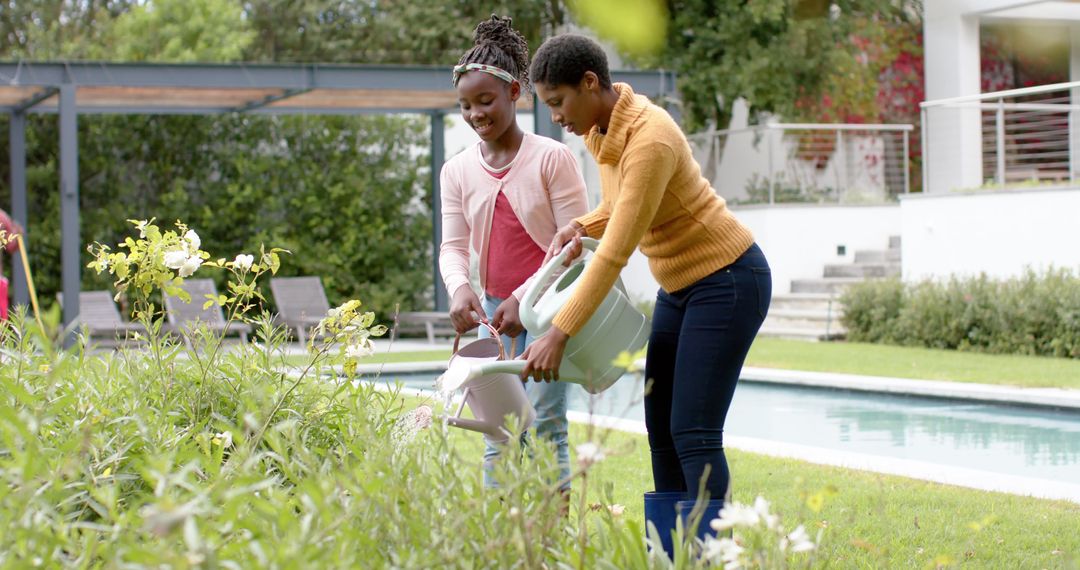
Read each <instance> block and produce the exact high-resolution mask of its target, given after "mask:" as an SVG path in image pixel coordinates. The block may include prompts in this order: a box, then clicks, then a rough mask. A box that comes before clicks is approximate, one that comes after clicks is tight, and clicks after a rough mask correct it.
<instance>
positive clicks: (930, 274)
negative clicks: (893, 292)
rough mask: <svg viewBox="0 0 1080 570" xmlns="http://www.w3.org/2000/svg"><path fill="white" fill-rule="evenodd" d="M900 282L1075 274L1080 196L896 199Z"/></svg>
mask: <svg viewBox="0 0 1080 570" xmlns="http://www.w3.org/2000/svg"><path fill="white" fill-rule="evenodd" d="M900 203H901V211H902V212H903V234H902V235H903V241H902V243H901V248H902V266H903V275H904V280H905V281H917V280H921V279H927V278H938V279H940V278H946V277H948V276H949V275H951V274H955V275H959V276H965V275H967V276H971V275H978V274H979V273H981V272H985V273H986V274H987V275H990V276H993V277H1008V276H1014V275H1019V274H1021V273H1022V272H1023V271H1024V270H1025V268H1027V267H1031V268H1032V269H1035V270H1040V269H1045V268H1047V267H1049V266H1051V265H1053V266H1055V267H1072V268H1074V269H1075V268H1080V191H1078V190H1076V189H1066V188H1057V189H1039V190H1035V189H1028V190H1012V191H1007V190H1006V191H998V192H989V191H983V192H979V193H977V194H976V193H966V194H945V195H917V194H912V195H910V196H905V197H903V198H902V199H901V202H900Z"/></svg>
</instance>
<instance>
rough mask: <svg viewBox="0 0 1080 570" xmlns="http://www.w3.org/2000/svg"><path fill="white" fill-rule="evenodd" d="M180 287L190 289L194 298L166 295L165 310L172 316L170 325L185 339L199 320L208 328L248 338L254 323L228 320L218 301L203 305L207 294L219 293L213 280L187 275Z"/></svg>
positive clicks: (242, 339)
mask: <svg viewBox="0 0 1080 570" xmlns="http://www.w3.org/2000/svg"><path fill="white" fill-rule="evenodd" d="M181 288H182V289H183V290H184V291H187V293H188V295H191V302H190V303H185V302H184V301H183V300H182V299H180V298H179V297H174V296H172V295H165V312H166V313H167V314H168V316H169V327H170V328H171V329H172V331H173V332H176V333H179V334H180V335H181V336H183V337H184V340H185V342H187V339H188V334H190V332H191V330H192V329H193V328H194V327H195V326H197V324H198V323H201V324H204V325H206V327H207V328H209V329H210V330H211V331H214V332H218V333H223V332H225V333H237V334H239V335H240V340H241V341H243V342H247V335H248V333H249V332H251V327H250V326H249V325H248V324H247V323H242V322H232V323H228V322H226V320H225V315H224V313H222V312H221V307H219V306H218V305H217V304H216V303H215V304H212V305H210V306H209V307H207V308H206V309H203V305H204V304H206V300H207V299H206V296H207V295H214V296H215V297H216V296H217V294H218V292H217V288H216V287H215V286H214V282H213V280H211V279H188V280H186V281H184V284H183V285H181Z"/></svg>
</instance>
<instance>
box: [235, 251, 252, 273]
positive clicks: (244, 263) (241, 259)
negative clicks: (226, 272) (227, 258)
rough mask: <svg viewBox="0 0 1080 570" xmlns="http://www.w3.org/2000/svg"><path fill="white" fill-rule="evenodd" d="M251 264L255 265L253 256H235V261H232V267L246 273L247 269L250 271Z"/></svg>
mask: <svg viewBox="0 0 1080 570" xmlns="http://www.w3.org/2000/svg"><path fill="white" fill-rule="evenodd" d="M252 263H255V256H254V255H245V254H243V253H241V254H240V255H238V256H236V259H234V260H233V265H234V266H235V267H236V268H237V269H239V270H240V271H247V270H248V269H251V264H252Z"/></svg>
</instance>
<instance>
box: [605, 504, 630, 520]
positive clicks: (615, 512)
mask: <svg viewBox="0 0 1080 570" xmlns="http://www.w3.org/2000/svg"><path fill="white" fill-rule="evenodd" d="M608 510H609V511H611V516H613V517H615V518H619V517H621V516H622V515H623V513H624V512H626V507H624V506H622V505H617V504H616V505H608Z"/></svg>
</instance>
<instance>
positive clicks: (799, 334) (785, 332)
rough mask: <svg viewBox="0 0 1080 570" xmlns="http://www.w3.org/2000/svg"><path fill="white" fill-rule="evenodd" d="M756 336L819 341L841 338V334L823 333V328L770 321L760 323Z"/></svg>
mask: <svg viewBox="0 0 1080 570" xmlns="http://www.w3.org/2000/svg"><path fill="white" fill-rule="evenodd" d="M758 336H764V337H770V338H786V339H792V340H808V341H819V340H830V339H834V338H842V336H843V335H838V334H832V335H828V334H826V333H825V331H824V330H819V329H802V328H790V327H784V326H780V325H773V324H771V323H765V324H763V325H761V330H759V331H758Z"/></svg>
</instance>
